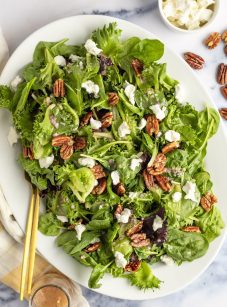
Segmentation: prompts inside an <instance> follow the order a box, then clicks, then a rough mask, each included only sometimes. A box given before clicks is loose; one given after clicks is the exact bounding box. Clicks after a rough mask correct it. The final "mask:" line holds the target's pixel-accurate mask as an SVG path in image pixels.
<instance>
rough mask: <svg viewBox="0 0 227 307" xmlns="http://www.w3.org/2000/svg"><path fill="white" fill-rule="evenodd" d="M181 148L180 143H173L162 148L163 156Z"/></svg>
mask: <svg viewBox="0 0 227 307" xmlns="http://www.w3.org/2000/svg"><path fill="white" fill-rule="evenodd" d="M179 146H180V143H179V142H171V143H169V144H167V145H165V146H164V147H163V148H162V153H163V154H167V153H168V152H171V151H173V150H174V149H177V148H179Z"/></svg>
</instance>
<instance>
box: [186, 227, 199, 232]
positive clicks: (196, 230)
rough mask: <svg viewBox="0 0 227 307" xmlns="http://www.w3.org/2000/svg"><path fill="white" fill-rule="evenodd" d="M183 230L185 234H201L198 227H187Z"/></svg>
mask: <svg viewBox="0 0 227 307" xmlns="http://www.w3.org/2000/svg"><path fill="white" fill-rule="evenodd" d="M182 230H183V231H185V232H201V231H200V228H199V227H198V226H186V227H184V228H182Z"/></svg>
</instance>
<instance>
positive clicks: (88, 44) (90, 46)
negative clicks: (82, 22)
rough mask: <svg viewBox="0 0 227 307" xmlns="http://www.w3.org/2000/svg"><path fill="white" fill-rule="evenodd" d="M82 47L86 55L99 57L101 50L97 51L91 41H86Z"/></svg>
mask: <svg viewBox="0 0 227 307" xmlns="http://www.w3.org/2000/svg"><path fill="white" fill-rule="evenodd" d="M84 47H85V49H86V50H87V52H88V53H90V54H93V55H99V54H100V53H101V52H102V49H99V48H98V47H97V45H96V43H95V42H94V41H93V40H92V39H88V40H87V41H86V43H85V45H84Z"/></svg>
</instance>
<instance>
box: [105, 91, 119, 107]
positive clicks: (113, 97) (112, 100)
mask: <svg viewBox="0 0 227 307" xmlns="http://www.w3.org/2000/svg"><path fill="white" fill-rule="evenodd" d="M108 102H109V105H111V106H112V107H113V106H115V105H116V104H118V102H119V96H118V94H117V93H115V92H109V93H108Z"/></svg>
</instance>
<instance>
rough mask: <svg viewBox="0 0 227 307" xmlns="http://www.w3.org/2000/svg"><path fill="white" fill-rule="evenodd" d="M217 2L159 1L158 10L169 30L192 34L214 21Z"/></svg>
mask: <svg viewBox="0 0 227 307" xmlns="http://www.w3.org/2000/svg"><path fill="white" fill-rule="evenodd" d="M218 8H219V0H159V10H160V13H161V16H162V19H163V20H164V22H165V23H166V24H167V25H168V27H169V28H171V29H174V30H177V31H181V32H192V31H198V30H200V29H204V28H205V27H206V26H207V25H210V24H211V22H212V21H213V20H214V19H215V17H216V15H217V12H218Z"/></svg>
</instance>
